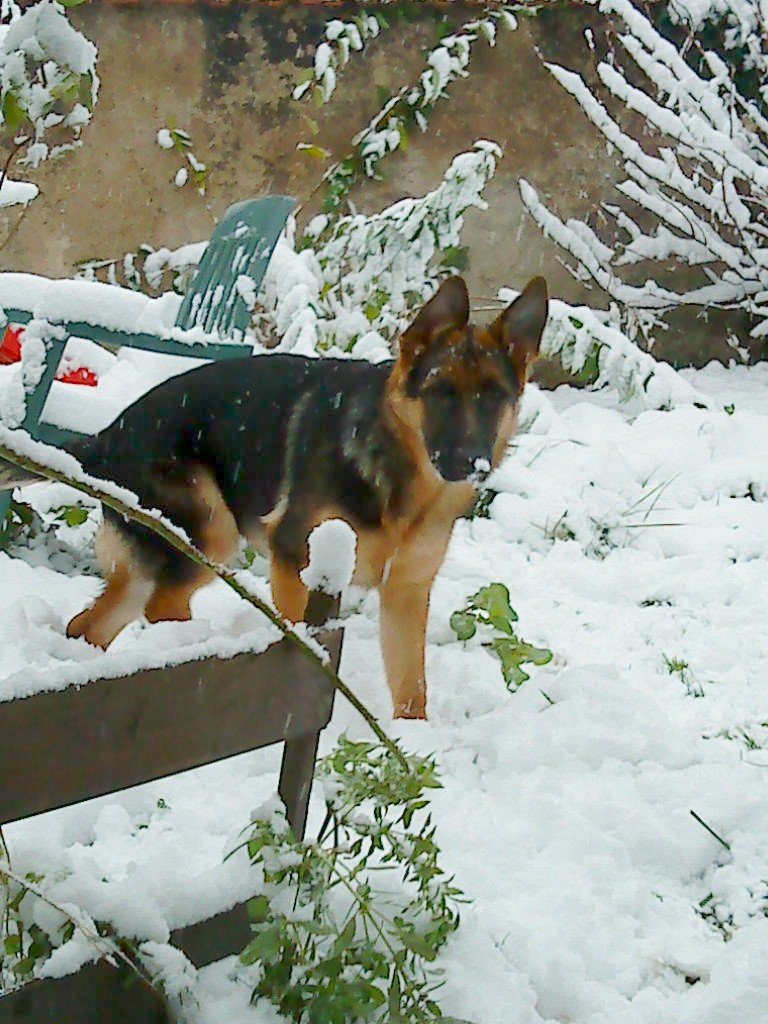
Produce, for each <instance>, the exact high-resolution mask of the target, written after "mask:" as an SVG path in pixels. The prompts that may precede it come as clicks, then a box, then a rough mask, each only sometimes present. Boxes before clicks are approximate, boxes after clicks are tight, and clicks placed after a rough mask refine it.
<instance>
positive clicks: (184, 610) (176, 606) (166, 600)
mask: <svg viewBox="0 0 768 1024" xmlns="http://www.w3.org/2000/svg"><path fill="white" fill-rule="evenodd" d="M212 578H213V574H212V573H210V572H207V571H201V572H200V573H199V574H198V575H195V576H194V577H193V578H192V579H189V580H184V581H182V582H180V583H170V584H167V585H163V584H158V585H157V587H155V589H154V591H153V592H152V596H151V597H150V599H149V601H147V606H146V608H145V609H144V615H145V616H146V618H147V621H148V622H165V621H173V622H187V620H189V619H191V618H192V608H191V606H190V601H191V599H192V595H193V594H194V593H195V591H196V590H199V589H200V587H203V586H205V584H206V583H209V582H210V581H211V579H212Z"/></svg>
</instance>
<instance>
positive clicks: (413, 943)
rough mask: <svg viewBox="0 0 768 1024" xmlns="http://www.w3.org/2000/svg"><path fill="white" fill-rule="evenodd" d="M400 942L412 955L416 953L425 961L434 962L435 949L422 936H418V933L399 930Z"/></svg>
mask: <svg viewBox="0 0 768 1024" xmlns="http://www.w3.org/2000/svg"><path fill="white" fill-rule="evenodd" d="M400 941H401V942H402V943H403V945H404V946H406V947H407V948H408V949H410V950H411V952H412V953H417V954H418V955H419V956H422V957H424V959H425V960H434V959H435V957H436V956H437V950H436V949H435V947H434V946H433V945H432V944H431V943H430V942H428V941H427V939H425V938H424V936H423V935H419V933H418V932H409V931H405V930H401V931H400Z"/></svg>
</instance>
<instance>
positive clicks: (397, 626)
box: [379, 569, 432, 718]
mask: <svg viewBox="0 0 768 1024" xmlns="http://www.w3.org/2000/svg"><path fill="white" fill-rule="evenodd" d="M399 577H400V573H398V572H397V570H396V569H395V570H394V572H393V571H392V570H390V575H389V576H388V578H387V580H386V581H385V582H384V583H382V584H381V586H380V587H379V600H380V610H379V629H380V634H381V653H382V656H383V658H384V668H385V670H386V673H387V683H388V684H389V689H390V691H391V693H392V707H393V714H394V717H395V718H426V717H427V686H426V682H425V677H424V635H425V632H426V628H427V613H428V611H429V592H430V589H431V587H432V580H431V579H430V580H428V581H426V582H424V581H423V580H419V581H417V582H413V581H408V580H404V579H402V578H399Z"/></svg>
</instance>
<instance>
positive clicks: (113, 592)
mask: <svg viewBox="0 0 768 1024" xmlns="http://www.w3.org/2000/svg"><path fill="white" fill-rule="evenodd" d="M153 587H154V583H153V582H152V581H151V580H149V579H147V578H146V577H143V576H140V575H137V574H136V573H135V571H134V569H133V567H132V566H130V565H128V564H125V563H122V564H120V565H117V566H115V569H114V571H113V572H112V573H111V574H110V576H109V577H108V579H107V586H106V588H105V589H104V591H103V592H102V594H101V595H100V596H99V597H97V598H96V601H95V602H94V603H93V604H92V605H91V607H90V608H86V609H85V611H84V612H80V614H79V615H76V616H75V617H74V618H73V619H72V620H71V621H70V623H69V625H68V626H67V636H69V637H81V636H82V637H84V638H85V639H86V640H87V641H88V643H89V644H93V645H94V646H96V647H103V648H105V649H106V648H107V647H109V645H110V644H111V643H112V641H113V640H114V639H115V637H116V636H117V634H118V633H119V632H120V630H121V629H123V628H124V627H125V626H127V625H128V623H129V622H133V620H134V619H136V618H138V617H139V616H140V615H141V613H142V612H143V611H144V605H145V604H146V603H147V599H148V598H149V596H150V594H151V593H152V590H153Z"/></svg>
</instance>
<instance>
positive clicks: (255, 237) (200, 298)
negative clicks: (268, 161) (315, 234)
mask: <svg viewBox="0 0 768 1024" xmlns="http://www.w3.org/2000/svg"><path fill="white" fill-rule="evenodd" d="M295 203H296V200H295V199H292V198H291V197H290V196H264V197H262V198H261V199H246V200H244V201H243V202H241V203H235V204H234V206H230V207H229V209H228V210H227V212H226V213H225V214H224V216H223V217H222V218H221V220H220V221H219V223H218V224H217V225H216V228H215V230H214V232H213V234H212V235H211V239H210V241H209V242H208V245H207V247H206V249H205V252H204V253H203V258H202V259H201V261H200V266H199V267H198V270H197V273H196V274H195V277H194V279H193V280H192V283H191V284H190V286H189V288H188V290H187V294H186V295H185V296H184V301H183V302H182V304H181V307H180V309H179V315H178V316H177V318H176V326H177V327H181V328H183V329H184V330H189V329H190V328H192V327H201V328H202V329H203V330H204V331H205V332H206V333H208V334H218V335H219V336H220V337H222V338H229V339H232V340H238V339H239V338H242V336H243V335H244V334H245V330H246V328H247V326H248V324H249V322H250V317H251V308H250V305H251V304H250V303H249V302H248V301H247V298H248V295H249V294H254V295H255V293H256V292H257V291H258V289H259V286H260V285H261V281H262V278H263V277H264V272H265V271H266V269H267V264H268V263H269V259H270V256H271V255H272V250H273V249H274V248H275V245H276V243H277V239H278V238H279V237H280V232H281V231H282V230H283V226H284V225H285V221H286V219H287V217H288V214H289V213H290V212H291V210H292V209H293V207H294V205H295ZM241 277H242V278H243V279H244V280H243V281H242V282H240V281H239V278H241Z"/></svg>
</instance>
